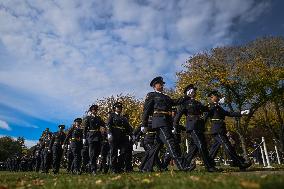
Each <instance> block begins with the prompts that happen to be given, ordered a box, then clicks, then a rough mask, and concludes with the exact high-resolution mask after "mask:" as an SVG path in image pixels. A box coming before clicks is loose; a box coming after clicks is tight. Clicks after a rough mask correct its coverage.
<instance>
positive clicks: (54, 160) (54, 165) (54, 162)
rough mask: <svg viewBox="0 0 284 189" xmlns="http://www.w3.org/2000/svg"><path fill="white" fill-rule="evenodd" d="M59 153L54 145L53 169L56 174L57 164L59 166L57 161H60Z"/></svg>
mask: <svg viewBox="0 0 284 189" xmlns="http://www.w3.org/2000/svg"><path fill="white" fill-rule="evenodd" d="M57 154H58V152H57V148H56V146H55V145H53V147H52V168H53V172H54V173H55V170H56V164H57V161H58V160H57V159H58V155H57Z"/></svg>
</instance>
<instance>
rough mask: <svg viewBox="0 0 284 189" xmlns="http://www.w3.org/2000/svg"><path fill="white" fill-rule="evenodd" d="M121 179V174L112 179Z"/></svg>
mask: <svg viewBox="0 0 284 189" xmlns="http://www.w3.org/2000/svg"><path fill="white" fill-rule="evenodd" d="M119 179H121V175H118V176H116V177H113V178H111V179H110V180H119Z"/></svg>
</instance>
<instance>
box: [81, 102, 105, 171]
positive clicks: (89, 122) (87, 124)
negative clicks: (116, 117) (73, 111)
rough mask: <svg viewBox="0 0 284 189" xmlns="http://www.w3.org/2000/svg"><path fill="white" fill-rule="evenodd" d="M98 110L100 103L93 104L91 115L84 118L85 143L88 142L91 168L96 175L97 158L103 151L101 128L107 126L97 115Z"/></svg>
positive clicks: (90, 110)
mask: <svg viewBox="0 0 284 189" xmlns="http://www.w3.org/2000/svg"><path fill="white" fill-rule="evenodd" d="M97 112H98V105H95V104H93V105H91V107H90V108H89V115H87V116H86V117H85V118H84V120H83V127H84V135H83V138H84V139H83V144H86V142H88V146H89V157H90V169H91V172H92V174H94V175H95V174H96V172H97V160H98V157H99V155H100V152H101V141H102V134H101V131H100V128H101V127H105V123H104V121H103V120H102V118H101V117H100V116H98V115H97ZM86 139H87V140H86Z"/></svg>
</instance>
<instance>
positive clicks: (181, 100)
mask: <svg viewBox="0 0 284 189" xmlns="http://www.w3.org/2000/svg"><path fill="white" fill-rule="evenodd" d="M188 99H190V97H189V96H187V95H183V96H181V97H179V98H178V99H172V106H178V105H181V104H183V103H184V102H185V101H186V100H188Z"/></svg>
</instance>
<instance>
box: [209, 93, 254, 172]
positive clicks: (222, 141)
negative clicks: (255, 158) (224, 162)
mask: <svg viewBox="0 0 284 189" xmlns="http://www.w3.org/2000/svg"><path fill="white" fill-rule="evenodd" d="M208 97H210V100H211V104H210V109H209V112H208V115H207V116H208V118H209V119H210V120H211V124H212V127H211V134H212V135H213V137H214V143H213V145H212V146H211V149H210V157H211V159H215V157H216V155H217V152H218V150H219V149H220V145H223V147H224V150H225V152H226V154H227V155H228V156H229V157H230V158H231V159H232V160H233V164H234V165H237V166H238V167H239V168H240V170H245V169H246V168H248V167H250V166H251V163H250V162H245V159H244V158H242V157H240V156H239V155H238V154H237V153H236V151H235V149H234V148H233V146H232V144H231V143H230V141H229V139H228V137H227V135H226V133H227V129H226V124H225V117H226V116H229V117H241V116H242V114H248V113H249V110H244V111H241V113H238V112H228V111H226V110H224V109H223V108H222V107H221V106H220V104H219V100H220V94H219V92H218V91H212V92H210V93H209V95H208Z"/></svg>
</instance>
